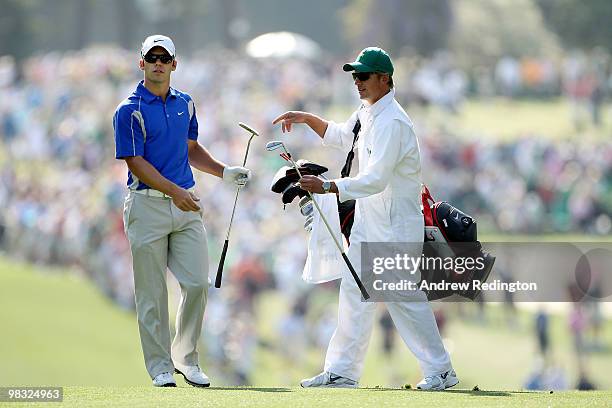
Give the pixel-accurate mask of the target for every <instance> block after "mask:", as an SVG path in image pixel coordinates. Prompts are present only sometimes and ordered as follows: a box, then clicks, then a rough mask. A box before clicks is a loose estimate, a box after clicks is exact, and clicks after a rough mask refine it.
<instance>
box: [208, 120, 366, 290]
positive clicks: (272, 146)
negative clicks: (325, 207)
mask: <svg viewBox="0 0 612 408" xmlns="http://www.w3.org/2000/svg"><path fill="white" fill-rule="evenodd" d="M238 125H239V126H240V127H241V128H243V129H244V130H246V131H247V132H249V133H250V134H251V137H250V138H249V142H248V144H247V148H246V152H245V154H244V160H243V162H242V165H243V166H245V165H246V161H247V156H248V154H249V147H250V145H251V140H252V139H253V137H254V136H259V133H258V132H257V131H255V130H253V128H251V127H250V126H248V125H246V124H244V123H242V122H240V123H238ZM266 150H267V151H269V152H272V151H276V150H281V153H280V156H281V157H282V158H283V159H284V160H286V161H287V162H289V163H291V165H292V166H293V168H294V169H295V171H296V172H297V174H298V176H299V177H300V178H302V173H301V172H300V168H299V166H298V164H297V163H296V162H295V161H294V160H293V157H292V156H291V153H289V151H288V150H287V147H286V146H285V143H283V142H282V141H279V140H274V141H271V142H268V143H266ZM240 189H241V187H238V188H237V190H236V196H235V198H234V206H233V208H232V216H231V218H230V224H229V227H228V229H227V235H226V237H225V242H224V244H223V251H222V252H221V259H220V260H219V266H218V268H217V276H216V278H215V287H216V288H220V287H221V280H222V278H223V265H224V263H225V257H226V255H227V249H228V245H229V237H230V232H231V229H232V223H233V221H234V213H235V211H236V203H237V202H238V195H239V193H240ZM307 193H308V196H305V197H302V199H301V200H300V209H301V210H304V211H308V209H307V208H308V206H309V205H310V206H312V204H314V208H315V209H316V210H317V212H318V213H319V216H320V217H321V220H322V221H323V223H324V224H325V227H326V228H327V231H328V232H329V234H330V235H331V236H332V238H333V239H334V243H335V244H336V247H337V248H338V251H340V254H341V255H342V258H343V260H344V262H345V264H346V266H347V267H348V269H349V271H350V272H351V275H352V277H353V279H354V280H355V283H356V284H357V286H358V287H359V290H360V291H361V295H362V296H363V298H364V299H365V300H367V299H369V298H370V295H369V294H368V292H367V290H366V289H365V286H364V285H363V283H362V282H361V279H360V278H359V276H358V275H357V272H355V268H353V265H352V264H351V261H350V260H349V258H348V256H346V253H345V252H344V249H343V247H342V244H341V243H340V241H339V240H338V238H337V237H336V235H335V234H334V232H333V230H332V228H331V226H330V225H329V222H328V221H327V219H326V218H325V215H324V214H323V212H322V211H321V208H320V207H319V204H318V203H317V201H316V200H315V199H314V197H313V196H312V193H311V192H309V191H308V192H307ZM306 198H308V199H309V200H307V199H306ZM310 212H311V213H312V208H311V209H310ZM302 214H304V212H302ZM308 219H310V224H311V223H312V217H308ZM308 219H307V221H306V222H307V224H308Z"/></svg>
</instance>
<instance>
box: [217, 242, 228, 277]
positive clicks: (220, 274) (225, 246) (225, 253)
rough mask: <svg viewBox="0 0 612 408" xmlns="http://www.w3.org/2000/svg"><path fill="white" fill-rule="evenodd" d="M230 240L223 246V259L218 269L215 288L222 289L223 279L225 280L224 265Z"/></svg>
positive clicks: (220, 260)
mask: <svg viewBox="0 0 612 408" xmlns="http://www.w3.org/2000/svg"><path fill="white" fill-rule="evenodd" d="M228 244H229V239H226V240H225V243H224V244H223V251H222V252H221V259H219V266H218V267H217V276H216V277H215V288H217V289H218V288H220V287H221V279H222V278H223V264H224V263H225V255H227V246H228Z"/></svg>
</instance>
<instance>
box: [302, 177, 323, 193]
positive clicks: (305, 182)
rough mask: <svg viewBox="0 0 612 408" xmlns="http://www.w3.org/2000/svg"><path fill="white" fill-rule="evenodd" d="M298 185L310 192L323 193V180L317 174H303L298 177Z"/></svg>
mask: <svg viewBox="0 0 612 408" xmlns="http://www.w3.org/2000/svg"><path fill="white" fill-rule="evenodd" d="M300 187H301V189H302V190H306V191H310V192H311V193H317V194H324V193H325V191H323V180H322V179H320V178H319V177H317V176H309V175H308V176H303V177H302V178H301V179H300Z"/></svg>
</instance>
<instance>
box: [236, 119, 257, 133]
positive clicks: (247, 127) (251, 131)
mask: <svg viewBox="0 0 612 408" xmlns="http://www.w3.org/2000/svg"><path fill="white" fill-rule="evenodd" d="M238 126H240V127H241V128H243V129H244V130H246V131H247V132H250V133H251V134H253V135H255V136H259V133H258V132H257V131H256V130H255V129H253V128H252V127H250V126H249V125H247V124H246V123H244V122H238Z"/></svg>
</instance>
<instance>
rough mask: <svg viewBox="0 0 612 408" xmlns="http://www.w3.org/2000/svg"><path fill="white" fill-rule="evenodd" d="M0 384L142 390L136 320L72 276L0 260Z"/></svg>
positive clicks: (143, 378) (143, 377)
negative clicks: (92, 385) (112, 387)
mask: <svg viewBox="0 0 612 408" xmlns="http://www.w3.org/2000/svg"><path fill="white" fill-rule="evenodd" d="M0 327H1V329H0V330H1V332H0V333H2V335H1V336H0V386H1V385H26V384H27V385H40V386H44V385H67V384H72V385H90V384H100V385H113V384H114V385H116V384H127V385H142V384H148V383H149V379H148V377H147V375H146V371H145V370H144V363H143V358H142V353H141V351H140V340H139V337H138V326H137V324H136V315H135V314H132V313H130V312H125V311H122V310H121V309H119V308H118V307H116V306H115V305H113V304H112V303H111V301H110V300H108V299H106V298H104V296H103V295H102V294H101V293H100V292H99V291H98V290H97V289H96V288H95V287H94V286H93V285H92V284H91V283H90V282H87V281H86V280H85V279H84V278H79V277H77V276H75V274H74V273H73V272H70V271H62V270H58V269H51V268H46V267H36V266H29V265H27V264H23V263H18V262H14V261H9V260H7V259H6V258H3V257H0Z"/></svg>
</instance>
